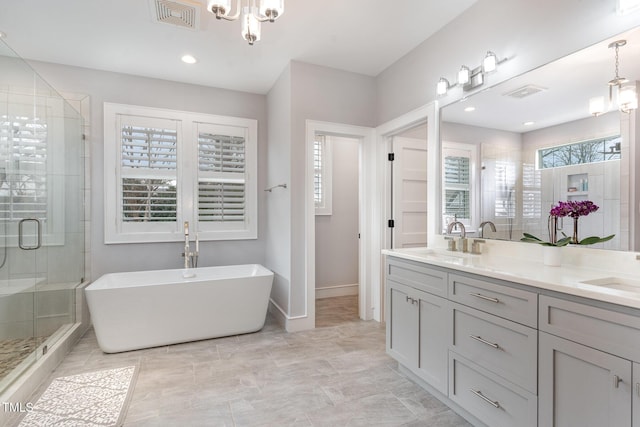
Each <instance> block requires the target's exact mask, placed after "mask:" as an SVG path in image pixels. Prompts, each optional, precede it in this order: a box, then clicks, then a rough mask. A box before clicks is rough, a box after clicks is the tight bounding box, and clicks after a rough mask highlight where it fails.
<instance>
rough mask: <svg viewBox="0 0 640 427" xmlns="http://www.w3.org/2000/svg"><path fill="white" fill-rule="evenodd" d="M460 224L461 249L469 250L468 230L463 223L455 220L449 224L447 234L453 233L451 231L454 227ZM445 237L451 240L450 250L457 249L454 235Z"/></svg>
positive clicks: (463, 250)
mask: <svg viewBox="0 0 640 427" xmlns="http://www.w3.org/2000/svg"><path fill="white" fill-rule="evenodd" d="M458 226H460V250H461V251H462V252H467V251H468V249H467V239H466V237H467V231H466V230H465V229H464V224H463V223H461V222H460V221H453V222H451V223H450V224H449V226H448V227H447V234H451V232H452V231H453V227H456V228H457V227H458ZM445 239H447V240H449V246H448V247H447V249H448V250H450V251H455V250H456V243H455V241H454V240H453V237H450V236H449V237H448V238H447V237H445Z"/></svg>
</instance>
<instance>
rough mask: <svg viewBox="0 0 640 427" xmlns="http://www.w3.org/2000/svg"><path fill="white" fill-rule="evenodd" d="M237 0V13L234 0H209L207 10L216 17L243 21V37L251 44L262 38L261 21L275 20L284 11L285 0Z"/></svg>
mask: <svg viewBox="0 0 640 427" xmlns="http://www.w3.org/2000/svg"><path fill="white" fill-rule="evenodd" d="M243 2H244V0H236V1H235V3H236V5H235V13H232V8H233V5H232V3H233V0H207V10H208V11H209V12H211V13H212V14H214V15H215V17H216V19H224V20H226V21H235V20H238V19H240V21H241V23H242V31H241V35H242V38H243V39H245V40H246V41H247V42H248V43H249V44H250V45H253V43H255V42H257V41H259V40H260V36H261V28H260V26H261V23H262V22H267V21H268V22H274V21H275V20H276V19H278V18H279V17H280V16H282V14H283V13H284V0H246V3H245V4H244V5H243V4H242V3H243Z"/></svg>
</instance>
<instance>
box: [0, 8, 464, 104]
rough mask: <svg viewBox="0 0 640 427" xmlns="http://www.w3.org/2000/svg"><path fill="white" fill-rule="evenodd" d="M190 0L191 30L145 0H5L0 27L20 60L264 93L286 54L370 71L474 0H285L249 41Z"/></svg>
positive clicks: (287, 58)
mask: <svg viewBox="0 0 640 427" xmlns="http://www.w3.org/2000/svg"><path fill="white" fill-rule="evenodd" d="M192 1H195V2H196V3H198V4H201V5H202V7H201V14H200V16H201V20H200V29H199V30H197V31H193V30H189V29H186V28H180V27H177V26H173V25H170V24H159V23H156V22H154V20H153V19H152V12H155V11H154V10H153V9H154V8H153V6H152V2H150V1H149V0H106V1H97V0H55V1H53V0H42V1H35V0H1V1H0V31H2V32H4V33H5V34H6V38H5V41H6V43H7V44H8V45H9V46H10V47H11V48H12V49H13V50H15V51H16V52H17V53H18V55H20V56H21V57H23V58H26V59H31V60H41V61H47V62H54V63H60V64H67V65H74V66H79V67H87V68H94V69H99V70H107V71H115V72H121V73H128V74H135V75H141V76H148V77H155V78H161V79H167V80H173V81H180V82H187V83H194V84H201V85H206V86H213V87H221V88H228V89H233V90H240V91H246V92H253V93H262V94H264V93H266V92H268V90H269V89H270V88H271V87H272V85H273V84H274V82H275V81H276V79H277V78H278V76H279V75H280V73H281V72H282V71H283V70H284V68H285V67H286V65H287V63H288V62H289V61H291V60H297V61H302V62H307V63H312V64H317V65H323V66H327V67H332V68H337V69H341V70H346V71H351V72H356V73H361V74H365V75H369V76H376V75H378V74H379V73H380V72H381V71H383V70H384V69H385V68H387V67H388V66H390V65H391V64H393V63H394V62H395V61H397V60H398V59H399V58H401V57H402V56H403V55H405V54H406V53H407V52H409V51H410V50H412V49H413V48H415V47H416V46H417V45H419V44H420V43H421V42H422V41H424V40H425V39H427V38H428V37H430V36H431V35H432V34H434V33H435V32H437V31H438V30H439V29H440V28H442V27H443V26H445V25H446V24H447V23H448V22H450V21H451V20H453V19H454V18H455V17H456V16H458V15H459V14H460V13H462V12H463V11H464V10H466V9H467V8H468V7H470V6H471V5H472V4H473V3H475V1H476V0H447V1H437V0H402V1H394V2H389V1H388V0H285V13H284V14H283V15H282V17H281V18H280V19H278V20H277V21H276V22H275V23H273V24H271V23H264V24H263V25H262V40H261V41H259V42H257V43H256V44H255V45H254V46H249V45H248V44H247V43H246V42H245V41H244V40H243V39H242V37H241V36H240V23H239V22H238V21H235V22H227V21H216V19H215V17H214V16H213V15H212V14H210V13H208V12H206V8H205V6H206V0H192ZM243 2H244V0H243ZM186 53H189V54H192V55H194V56H195V57H196V58H197V59H198V63H197V64H195V65H187V64H184V63H182V62H181V61H180V57H181V56H182V55H184V54H186Z"/></svg>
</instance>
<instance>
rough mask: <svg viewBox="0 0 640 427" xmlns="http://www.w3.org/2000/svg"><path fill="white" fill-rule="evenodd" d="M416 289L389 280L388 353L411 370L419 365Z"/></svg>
mask: <svg viewBox="0 0 640 427" xmlns="http://www.w3.org/2000/svg"><path fill="white" fill-rule="evenodd" d="M414 292H416V291H415V290H414V289H412V288H410V287H408V286H405V285H401V284H400V283H396V282H393V281H391V280H387V353H388V354H389V356H391V357H393V358H394V359H396V360H397V361H398V362H400V363H401V364H403V365H404V366H406V367H407V368H410V369H415V368H416V366H417V364H418V303H419V300H418V299H416V298H415V296H413V293H414Z"/></svg>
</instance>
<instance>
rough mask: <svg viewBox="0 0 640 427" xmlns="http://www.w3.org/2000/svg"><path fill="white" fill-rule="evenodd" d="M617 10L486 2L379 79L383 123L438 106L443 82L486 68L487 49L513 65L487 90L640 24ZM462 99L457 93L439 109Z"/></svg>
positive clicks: (563, 3) (594, 0)
mask: <svg viewBox="0 0 640 427" xmlns="http://www.w3.org/2000/svg"><path fill="white" fill-rule="evenodd" d="M615 8H616V2H615V0H606V1H605V0H539V1H531V0H508V1H505V0H479V1H478V2H477V3H476V4H474V5H473V6H472V7H470V8H469V9H468V10H467V11H466V12H464V13H463V14H461V15H460V16H459V17H458V18H456V19H455V20H454V21H452V22H451V23H450V24H448V25H447V26H445V27H444V28H443V29H442V30H440V31H439V32H437V33H436V34H434V35H433V36H432V37H430V38H429V39H427V40H425V41H424V42H423V43H422V44H420V45H419V46H418V47H416V48H415V49H414V50H412V51H411V52H409V53H408V54H407V55H405V56H404V57H402V58H401V59H400V60H398V61H397V62H396V63H394V64H393V65H391V66H390V67H389V68H387V69H386V70H385V71H383V72H382V73H381V74H380V75H379V76H377V78H376V86H377V94H378V99H377V122H378V123H379V124H381V123H384V122H386V121H388V120H391V119H393V118H395V117H398V116H400V115H402V114H405V113H407V112H409V111H411V110H414V109H416V108H418V107H420V106H422V105H425V104H428V103H429V102H430V101H432V100H435V99H436V93H435V89H436V83H437V81H438V79H439V78H440V77H446V78H447V79H449V81H451V82H453V81H455V76H456V73H457V71H458V70H459V69H460V66H461V65H463V64H466V65H467V66H469V67H471V68H473V67H476V66H478V65H480V63H481V61H482V58H483V57H484V55H485V53H486V52H487V50H492V51H493V52H495V53H496V54H497V55H498V57H500V58H504V57H508V58H511V59H510V60H509V61H508V62H506V63H504V64H502V65H501V66H500V68H499V70H498V71H497V72H496V73H495V74H492V75H490V76H488V82H487V83H485V85H484V87H487V85H489V86H490V85H493V84H495V83H497V82H500V81H503V80H505V79H507V78H509V77H513V76H516V75H519V74H521V73H523V72H525V71H528V70H531V69H533V68H536V67H539V66H541V65H543V64H546V63H547V62H550V61H552V60H554V59H557V58H560V57H562V56H565V55H567V54H569V53H572V52H575V51H577V50H580V49H582V48H584V47H587V46H589V45H591V44H594V43H596V42H598V41H601V40H603V39H606V38H607V37H609V36H612V35H615V34H618V33H621V32H623V31H625V30H627V29H630V28H632V27H635V26H637V25H638V14H637V13H635V14H631V15H627V16H623V17H621V16H617V15H616V13H615ZM484 87H482V88H484ZM467 95H468V93H467ZM461 96H462V91H461V90H460V89H455V90H453V91H452V93H451V94H450V95H447V96H445V97H442V98H440V99H439V102H441V103H442V104H443V105H446V104H448V103H450V102H453V101H455V100H457V99H459V98H460V97H461Z"/></svg>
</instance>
